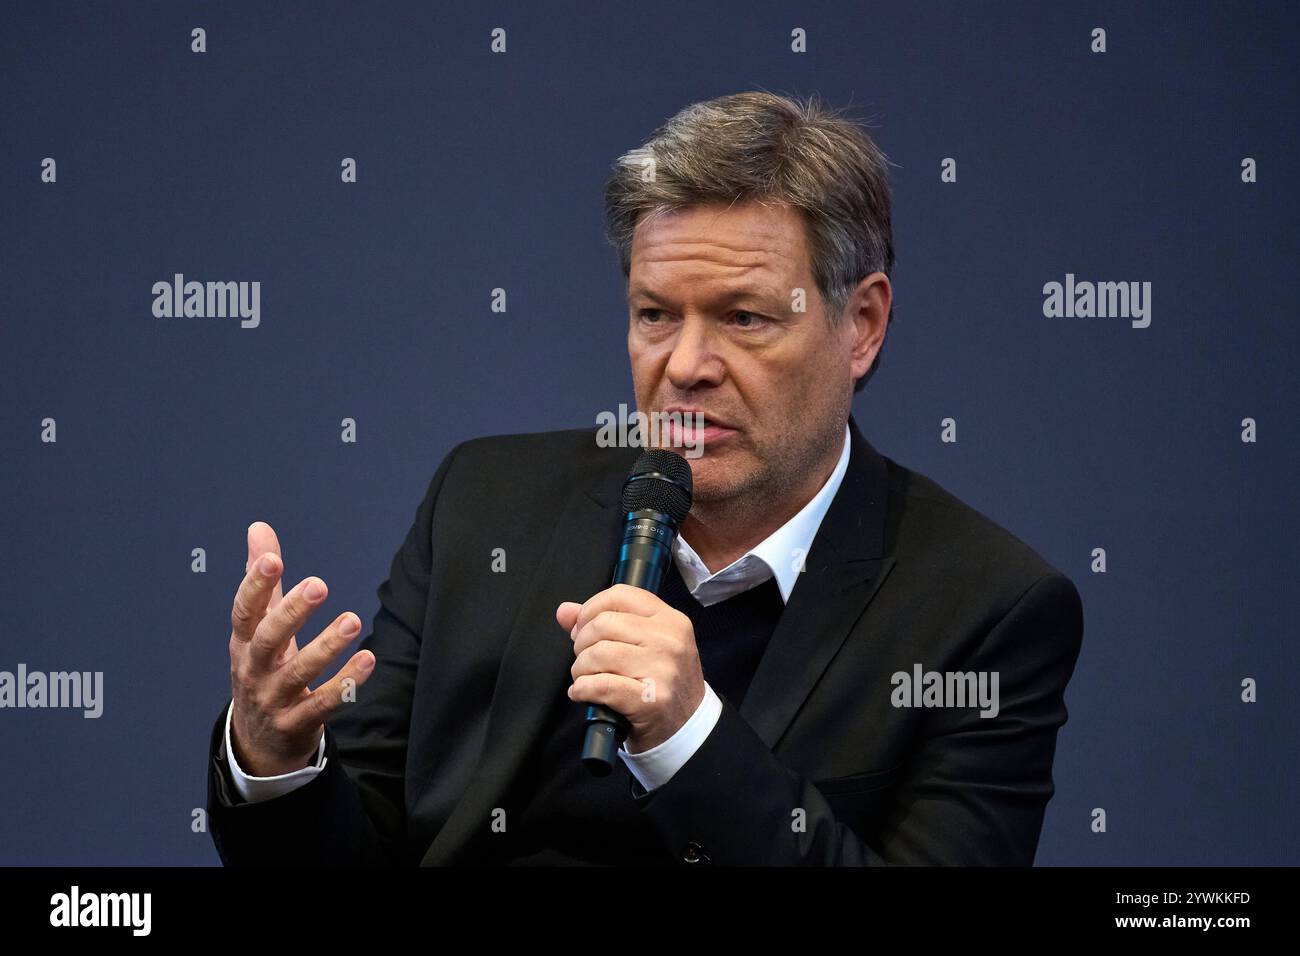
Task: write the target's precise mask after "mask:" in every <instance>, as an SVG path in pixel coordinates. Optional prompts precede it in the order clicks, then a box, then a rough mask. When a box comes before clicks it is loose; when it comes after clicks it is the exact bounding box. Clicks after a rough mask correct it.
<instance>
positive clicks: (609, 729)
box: [582, 510, 677, 777]
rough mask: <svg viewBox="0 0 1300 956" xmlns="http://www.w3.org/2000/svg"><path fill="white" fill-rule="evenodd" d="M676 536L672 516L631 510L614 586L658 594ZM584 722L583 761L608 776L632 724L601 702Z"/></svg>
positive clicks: (591, 706)
mask: <svg viewBox="0 0 1300 956" xmlns="http://www.w3.org/2000/svg"><path fill="white" fill-rule="evenodd" d="M676 537H677V527H676V525H675V524H674V523H673V521H672V519H671V518H669V517H668V515H666V514H663V513H662V512H658V511H651V510H645V511H629V512H628V514H627V524H626V526H625V528H624V531H623V544H622V545H621V546H620V547H619V552H618V563H617V564H615V565H614V575H613V578H612V579H611V580H610V582H609V583H610V585H611V586H613V585H615V584H630V585H632V586H633V587H637V588H641V589H643V590H646V591H649V592H650V593H651V594H657V593H658V592H659V585H660V584H662V583H663V579H664V574H665V573H666V572H667V570H668V562H669V561H671V560H672V553H673V541H674V540H675V539H676ZM583 723H584V724H585V725H586V732H585V735H584V737H583V741H582V764H583V766H584V767H586V768H587V770H589V771H590V772H591V774H592V775H593V776H596V777H607V776H609V774H610V773H611V772H612V771H613V769H614V761H615V760H616V759H618V748H619V747H620V746H621V745H622V743H623V741H624V740H626V739H627V733H628V731H629V730H630V729H631V727H632V725H631V724H630V723H628V719H627V718H626V717H624V716H623V715H622V714H620V713H619V712H618V711H616V710H611V709H610V708H609V707H605V706H603V705H601V704H589V705H588V706H587V714H586V716H585V717H584V718H583Z"/></svg>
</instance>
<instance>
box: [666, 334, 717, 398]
mask: <svg viewBox="0 0 1300 956" xmlns="http://www.w3.org/2000/svg"><path fill="white" fill-rule="evenodd" d="M664 374H665V375H666V376H667V377H668V381H669V382H671V383H672V385H673V387H674V388H676V389H678V390H679V391H683V392H684V391H687V390H689V389H692V388H698V387H700V386H707V385H719V384H721V382H722V380H723V377H724V375H725V369H724V366H723V364H722V360H721V358H720V357H719V356H718V355H717V353H716V352H714V351H713V340H712V334H711V330H710V328H709V323H708V322H705V321H704V320H702V319H695V318H687V319H686V320H684V321H683V322H682V326H681V330H680V331H679V332H678V334H677V341H675V342H674V343H673V351H672V354H671V355H670V356H668V367H667V368H666V369H665V371H664Z"/></svg>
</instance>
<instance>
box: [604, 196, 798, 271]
mask: <svg viewBox="0 0 1300 956" xmlns="http://www.w3.org/2000/svg"><path fill="white" fill-rule="evenodd" d="M807 267H808V261H807V238H806V235H805V231H804V221H803V217H802V216H801V215H800V214H799V213H798V212H797V211H796V210H794V209H793V208H791V207H790V206H788V205H784V204H771V203H769V204H764V203H761V202H757V201H751V202H747V203H737V204H734V205H730V206H728V205H726V204H722V203H718V204H710V205H700V206H691V207H688V208H686V209H679V210H674V211H672V212H663V213H658V214H654V215H650V216H646V217H644V218H643V219H642V220H641V222H639V223H638V224H637V228H636V231H635V233H634V234H633V238H632V256H631V268H630V271H631V275H630V276H629V278H630V279H631V280H632V281H633V284H636V283H637V280H640V281H641V282H643V283H649V282H656V281H666V280H673V281H677V280H686V279H690V280H694V281H704V280H726V279H731V280H742V279H766V280H769V281H778V282H779V281H781V280H786V279H795V278H799V277H801V276H802V275H803V274H804V272H805V270H806V269H807Z"/></svg>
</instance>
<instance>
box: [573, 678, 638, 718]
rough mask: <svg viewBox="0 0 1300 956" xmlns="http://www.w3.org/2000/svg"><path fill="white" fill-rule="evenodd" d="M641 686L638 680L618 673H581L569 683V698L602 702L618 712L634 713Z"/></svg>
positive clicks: (594, 702)
mask: <svg viewBox="0 0 1300 956" xmlns="http://www.w3.org/2000/svg"><path fill="white" fill-rule="evenodd" d="M643 689H644V688H643V686H642V684H641V682H640V681H639V680H634V679H633V678H631V677H623V676H622V675H620V674H583V675H582V676H581V677H579V678H578V679H577V680H575V681H574V682H573V683H572V684H570V685H569V691H568V693H569V700H580V701H582V702H583V703H584V704H603V705H605V706H606V707H608V708H610V710H613V711H616V712H618V713H620V714H625V715H626V714H630V713H634V712H635V711H636V710H638V709H639V708H640V706H641V692H642V690H643Z"/></svg>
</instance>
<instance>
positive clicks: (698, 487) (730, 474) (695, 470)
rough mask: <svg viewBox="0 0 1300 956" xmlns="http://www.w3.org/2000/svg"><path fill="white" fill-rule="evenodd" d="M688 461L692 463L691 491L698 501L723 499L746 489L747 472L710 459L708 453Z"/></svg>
mask: <svg viewBox="0 0 1300 956" xmlns="http://www.w3.org/2000/svg"><path fill="white" fill-rule="evenodd" d="M687 461H689V462H690V463H691V485H692V488H691V492H692V497H693V498H694V500H696V501H723V500H725V499H727V498H731V497H734V496H735V495H737V494H739V493H740V492H742V491H744V490H745V488H746V486H747V484H748V482H747V479H748V477H749V476H748V475H747V474H745V473H743V472H742V471H740V470H739V469H736V468H732V467H728V466H727V465H724V464H722V463H720V462H718V461H710V460H709V456H708V455H707V454H706V455H704V457H702V458H695V459H690V458H688V459H687Z"/></svg>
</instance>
